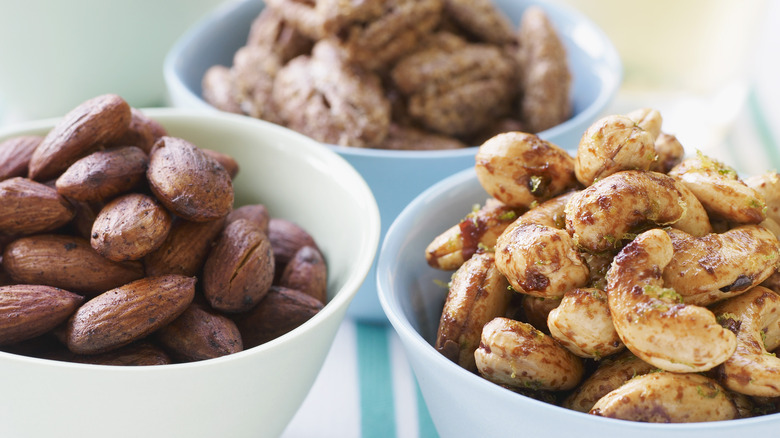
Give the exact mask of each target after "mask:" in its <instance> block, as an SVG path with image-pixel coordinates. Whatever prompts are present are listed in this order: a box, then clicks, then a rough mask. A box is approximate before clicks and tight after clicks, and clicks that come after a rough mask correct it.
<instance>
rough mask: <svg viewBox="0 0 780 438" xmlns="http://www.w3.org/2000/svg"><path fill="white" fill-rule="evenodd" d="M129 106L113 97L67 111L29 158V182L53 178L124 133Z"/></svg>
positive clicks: (103, 98)
mask: <svg viewBox="0 0 780 438" xmlns="http://www.w3.org/2000/svg"><path fill="white" fill-rule="evenodd" d="M131 117H132V116H131V112H130V106H129V105H128V104H127V102H125V100H124V99H122V98H121V97H119V96H117V95H115V94H104V95H102V96H98V97H95V98H92V99H89V100H87V101H86V102H84V103H82V104H81V105H79V106H77V107H76V108H74V109H73V110H71V111H70V112H69V113H68V114H66V115H65V117H64V118H63V119H62V120H61V121H60V122H59V123H57V125H56V126H55V127H54V128H53V129H52V130H51V131H49V133H48V134H47V135H46V137H45V138H44V139H43V141H42V142H41V144H40V145H39V146H38V147H37V148H36V149H35V152H33V155H32V157H31V158H30V169H29V176H30V178H31V179H35V180H38V181H46V180H49V179H52V178H56V177H57V176H58V175H59V174H60V173H61V172H62V171H63V170H65V169H67V168H68V166H70V165H71V164H72V163H74V162H75V161H76V160H78V159H79V158H81V157H83V156H84V155H86V154H87V153H89V152H90V151H92V150H93V149H95V148H96V147H98V146H101V145H103V144H105V143H110V142H112V141H114V140H116V139H118V138H120V137H121V136H122V135H124V134H125V131H126V130H127V128H128V126H129V125H130V119H131Z"/></svg>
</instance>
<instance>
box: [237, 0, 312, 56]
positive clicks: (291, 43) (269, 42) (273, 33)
mask: <svg viewBox="0 0 780 438" xmlns="http://www.w3.org/2000/svg"><path fill="white" fill-rule="evenodd" d="M246 44H247V45H248V46H264V47H267V48H269V49H271V50H272V51H273V52H274V53H275V54H276V55H277V56H278V57H279V60H280V61H281V63H282V64H286V63H287V62H288V61H289V60H291V59H293V58H295V57H296V56H299V55H306V54H308V53H309V52H310V51H311V47H312V45H314V42H313V41H312V40H311V39H310V38H308V37H307V36H306V35H304V34H303V33H301V32H300V31H299V30H298V29H296V28H295V27H293V26H290V25H289V24H288V23H287V22H285V21H284V20H283V19H282V17H281V15H280V14H279V13H278V12H276V11H275V10H274V9H273V8H263V10H262V11H260V14H259V15H258V16H257V18H255V20H254V21H253V22H252V26H251V27H250V28H249V36H248V37H247V41H246Z"/></svg>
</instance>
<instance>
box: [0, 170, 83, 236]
mask: <svg viewBox="0 0 780 438" xmlns="http://www.w3.org/2000/svg"><path fill="white" fill-rule="evenodd" d="M74 214H75V213H74V209H73V206H72V205H71V204H70V203H69V202H68V200H67V199H65V198H63V197H62V196H60V195H59V194H58V193H57V190H55V189H53V188H51V187H49V186H46V185H44V184H41V183H39V182H35V181H33V180H30V179H27V178H23V177H19V176H17V177H14V178H11V179H7V180H5V181H2V182H0V230H2V231H3V232H4V233H7V234H33V233H40V232H42V231H51V230H54V229H56V228H59V227H61V226H63V225H65V224H66V223H68V222H69V221H70V220H71V219H72V218H73V215H74Z"/></svg>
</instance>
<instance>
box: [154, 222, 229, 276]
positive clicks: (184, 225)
mask: <svg viewBox="0 0 780 438" xmlns="http://www.w3.org/2000/svg"><path fill="white" fill-rule="evenodd" d="M224 224H225V219H224V218H221V219H215V220H213V221H208V222H191V221H186V220H184V219H177V220H176V221H175V222H174V223H173V225H172V226H171V230H170V231H169V232H168V236H167V237H166V238H165V242H163V244H162V245H160V247H159V248H157V249H156V250H154V251H152V252H151V253H149V254H148V255H147V256H146V257H144V269H145V272H146V275H164V274H179V275H187V276H193V275H196V274H199V273H200V270H201V268H202V267H203V263H205V261H206V257H208V255H209V252H210V251H211V247H212V245H213V243H214V241H215V240H216V239H217V236H219V233H220V232H221V231H222V228H223V227H224Z"/></svg>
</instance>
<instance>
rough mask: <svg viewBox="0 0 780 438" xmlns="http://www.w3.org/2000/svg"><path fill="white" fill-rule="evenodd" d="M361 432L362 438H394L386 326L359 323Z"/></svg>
mask: <svg viewBox="0 0 780 438" xmlns="http://www.w3.org/2000/svg"><path fill="white" fill-rule="evenodd" d="M357 353H358V375H359V380H360V412H361V418H360V430H361V434H362V435H361V436H362V437H363V438H395V436H396V426H395V405H394V400H393V376H392V373H391V370H390V345H389V341H388V337H387V326H385V325H379V324H366V323H357Z"/></svg>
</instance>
